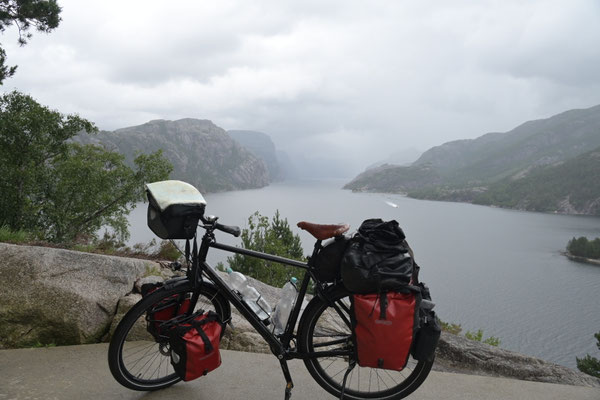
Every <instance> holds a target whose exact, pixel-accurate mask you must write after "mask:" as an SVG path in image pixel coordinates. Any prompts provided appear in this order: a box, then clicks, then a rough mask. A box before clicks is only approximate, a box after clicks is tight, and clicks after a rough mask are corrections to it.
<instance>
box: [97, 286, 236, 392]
mask: <svg viewBox="0 0 600 400" xmlns="http://www.w3.org/2000/svg"><path fill="white" fill-rule="evenodd" d="M198 290H199V294H200V296H199V298H198V301H197V303H196V306H195V307H194V311H198V310H204V311H214V312H216V313H217V314H219V315H220V316H221V318H222V319H223V320H226V319H228V318H229V317H230V312H231V309H230V307H229V303H228V302H227V300H225V299H224V298H223V297H222V296H220V295H219V294H218V291H217V289H216V288H215V287H214V286H212V285H208V284H206V283H204V284H203V285H202V286H201V287H200V289H198ZM192 294H193V291H192V289H191V286H190V285H188V284H185V285H178V286H175V287H173V288H170V289H165V288H161V289H158V290H156V291H155V292H153V293H151V294H149V295H148V296H146V297H144V298H143V299H142V300H141V301H140V302H138V303H137V304H136V305H135V306H133V307H132V308H131V310H129V312H128V313H127V314H125V316H124V317H123V319H122V320H121V322H120V323H119V325H118V326H117V328H116V330H115V333H114V334H113V336H112V339H111V341H110V346H109V348H108V365H109V367H110V371H111V373H112V375H113V377H114V378H115V379H116V380H117V381H118V382H119V383H120V384H121V385H123V386H125V387H127V388H129V389H134V390H158V389H163V388H165V387H168V386H171V385H173V384H174V383H176V382H178V381H180V380H181V379H180V378H179V376H177V374H176V373H175V371H174V369H173V367H172V366H171V362H170V349H169V341H168V337H166V336H161V335H160V334H157V333H156V332H155V331H153V330H152V328H153V326H151V325H150V324H157V323H159V322H160V321H156V320H152V321H151V322H149V321H148V318H147V316H148V315H152V314H156V311H155V310H156V306H157V304H161V303H163V304H164V302H165V300H167V301H171V300H172V299H181V300H178V301H183V299H190V298H191V296H192Z"/></svg>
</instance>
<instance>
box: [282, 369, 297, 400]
mask: <svg viewBox="0 0 600 400" xmlns="http://www.w3.org/2000/svg"><path fill="white" fill-rule="evenodd" d="M279 364H281V371H282V372H283V376H284V377H285V381H286V385H285V400H290V399H291V398H292V388H293V387H294V382H292V375H291V374H290V369H289V368H288V365H287V361H286V360H284V359H280V360H279Z"/></svg>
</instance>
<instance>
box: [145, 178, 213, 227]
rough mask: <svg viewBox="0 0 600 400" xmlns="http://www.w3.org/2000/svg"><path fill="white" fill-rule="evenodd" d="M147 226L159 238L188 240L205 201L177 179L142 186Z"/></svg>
mask: <svg viewBox="0 0 600 400" xmlns="http://www.w3.org/2000/svg"><path fill="white" fill-rule="evenodd" d="M146 194H147V195H148V203H149V204H148V227H149V228H150V229H151V230H152V232H154V233H155V234H156V236H158V237H159V238H161V239H191V238H193V237H194V234H195V232H196V227H197V226H198V221H199V220H200V217H201V216H202V215H204V208H205V207H206V201H205V200H204V197H202V194H201V193H200V192H199V191H198V189H196V188H195V187H194V186H192V185H190V184H189V183H185V182H181V181H162V182H154V183H149V184H147V185H146Z"/></svg>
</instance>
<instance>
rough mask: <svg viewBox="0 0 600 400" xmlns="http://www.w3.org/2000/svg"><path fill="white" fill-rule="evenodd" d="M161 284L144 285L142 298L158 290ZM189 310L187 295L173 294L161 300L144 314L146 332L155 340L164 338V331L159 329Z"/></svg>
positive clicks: (188, 297)
mask: <svg viewBox="0 0 600 400" xmlns="http://www.w3.org/2000/svg"><path fill="white" fill-rule="evenodd" d="M161 286H162V283H158V284H146V285H143V286H142V296H144V297H145V296H147V295H149V294H150V293H152V292H154V291H155V290H156V289H158V288H160V287H161ZM189 308H190V296H189V294H174V295H173V296H170V297H167V298H166V299H162V300H161V301H159V302H158V303H156V304H154V305H153V306H152V308H151V309H150V310H149V311H148V312H147V313H146V321H147V323H148V325H147V330H148V332H149V333H150V334H152V336H154V338H155V339H157V340H158V338H159V336H164V333H165V332H164V329H163V328H162V327H161V326H162V325H164V324H165V323H166V322H168V321H169V320H171V319H173V318H175V317H177V316H179V315H183V314H185V313H186V312H187V311H188V310H189Z"/></svg>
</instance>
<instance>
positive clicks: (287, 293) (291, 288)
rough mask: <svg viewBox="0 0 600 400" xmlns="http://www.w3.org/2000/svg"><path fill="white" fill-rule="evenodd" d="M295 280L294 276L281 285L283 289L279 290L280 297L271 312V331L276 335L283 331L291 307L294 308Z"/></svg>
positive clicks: (296, 292)
mask: <svg viewBox="0 0 600 400" xmlns="http://www.w3.org/2000/svg"><path fill="white" fill-rule="evenodd" d="M297 281H298V280H297V279H296V278H292V279H290V281H289V282H286V284H285V285H283V289H282V290H281V298H280V299H279V303H277V307H275V312H274V313H273V324H274V326H275V327H274V329H273V333H275V334H276V335H281V334H282V333H283V331H284V330H285V327H286V325H287V322H288V318H289V317H290V313H291V312H292V308H294V303H295V302H296V297H297V296H298V289H296V282H297Z"/></svg>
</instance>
